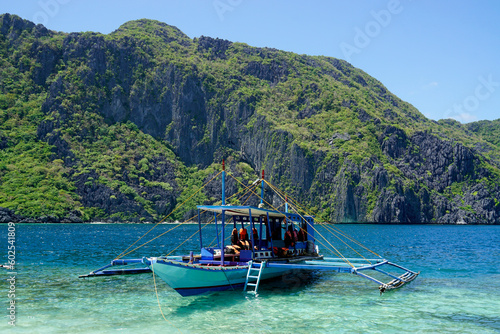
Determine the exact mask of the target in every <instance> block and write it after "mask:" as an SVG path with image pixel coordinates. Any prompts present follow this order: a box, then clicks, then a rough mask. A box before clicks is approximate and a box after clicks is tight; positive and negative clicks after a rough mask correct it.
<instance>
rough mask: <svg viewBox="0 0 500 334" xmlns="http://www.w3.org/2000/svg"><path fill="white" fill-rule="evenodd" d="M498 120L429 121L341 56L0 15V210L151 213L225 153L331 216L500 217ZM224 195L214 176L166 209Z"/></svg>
mask: <svg viewBox="0 0 500 334" xmlns="http://www.w3.org/2000/svg"><path fill="white" fill-rule="evenodd" d="M498 124H500V123H499V121H498V120H497V121H493V122H487V121H482V122H476V123H471V124H467V125H462V124H460V123H458V122H456V121H453V120H441V121H439V122H435V121H431V120H428V119H426V118H425V117H424V116H423V115H422V114H421V113H420V112H419V111H418V110H416V109H415V108H414V107H413V106H411V105H410V104H408V103H406V102H404V101H401V100H400V99H399V98H397V97H396V96H394V95H393V94H392V93H390V92H389V91H388V90H387V89H386V88H385V87H384V86H383V85H382V84H381V83H380V82H379V81H377V80H376V79H374V78H372V77H370V76H369V75H368V74H366V73H365V72H363V71H361V70H359V69H356V68H354V67H352V66H351V65H350V64H349V63H347V62H345V61H342V60H338V59H334V58H329V57H323V56H305V55H297V54H293V53H290V52H284V51H280V50H275V49H269V48H254V47H251V46H248V45H246V44H243V43H232V42H229V41H225V40H220V39H213V38H210V37H204V36H202V37H200V38H195V39H190V38H189V37H187V36H186V35H185V34H183V33H182V32H181V31H180V30H179V29H177V28H175V27H172V26H169V25H167V24H164V23H161V22H158V21H153V20H137V21H131V22H127V23H125V24H124V25H122V26H121V27H120V28H119V29H117V30H116V31H114V32H112V33H111V34H108V35H103V34H99V33H92V32H86V33H71V34H66V33H57V32H52V31H49V30H47V29H45V28H44V27H42V26H40V25H39V26H35V25H34V24H33V23H31V22H29V21H24V20H22V19H20V18H19V17H16V16H13V15H9V14H5V15H1V16H0V207H2V208H5V209H8V210H12V212H13V213H12V214H13V215H17V218H16V217H14V218H16V219H19V220H23V219H24V220H26V219H28V220H29V219H34V220H42V221H87V220H110V221H123V220H126V221H144V220H146V221H157V220H159V219H160V218H161V217H163V216H164V215H165V214H166V213H169V212H170V211H172V210H173V209H174V208H175V207H176V206H177V205H178V204H179V203H182V202H184V201H185V200H188V198H189V196H190V195H191V194H192V193H193V191H194V190H195V189H197V188H199V187H200V186H202V185H203V184H204V183H205V182H206V181H208V180H209V179H211V178H212V176H213V175H215V174H216V173H217V172H218V170H219V168H220V166H219V165H218V164H219V163H220V161H221V160H222V158H226V159H227V161H228V169H229V170H231V171H233V173H234V175H236V177H237V178H238V180H240V181H241V182H243V183H245V184H248V183H251V182H252V181H253V180H255V177H256V175H257V174H258V173H257V171H258V170H260V169H261V168H265V169H266V171H267V175H269V179H270V180H271V181H272V182H273V183H275V184H277V185H278V186H280V187H282V188H284V189H285V190H286V191H288V192H290V193H291V194H292V195H294V196H295V197H298V198H301V199H302V200H303V201H304V202H305V203H306V205H308V206H309V207H310V208H314V209H315V210H316V211H317V212H320V213H322V214H321V215H322V217H323V218H324V219H330V220H333V221H340V222H343V221H376V222H443V223H451V222H456V221H458V220H460V219H466V220H468V221H469V222H500V205H499V204H498V203H499V188H498V180H499V178H500V172H499V169H498V166H500V147H499V143H500V142H499V140H498V138H499V135H500V133H499V130H498V129H499V126H498ZM228 187H229V188H230V190H233V191H237V190H238V189H241V185H240V184H239V183H237V182H236V183H235V182H233V183H229V185H228ZM269 200H271V201H279V200H278V199H276V198H274V199H272V198H270V199H269ZM217 201H220V190H219V189H216V187H209V188H207V189H205V190H204V191H202V192H199V193H198V194H197V195H196V196H195V197H193V198H191V199H189V200H188V202H187V203H186V207H185V208H184V209H182V210H178V211H176V212H175V214H174V215H173V216H171V217H170V218H169V219H182V218H183V217H188V216H189V214H190V213H191V212H190V211H191V210H192V209H193V208H194V206H195V205H196V204H199V203H212V202H217ZM0 213H1V212H0ZM9 214H10V213H9ZM1 217H2V215H1V214H0V218H1ZM14 218H12V217H11V219H14Z"/></svg>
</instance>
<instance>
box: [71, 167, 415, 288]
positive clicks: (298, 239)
mask: <svg viewBox="0 0 500 334" xmlns="http://www.w3.org/2000/svg"><path fill="white" fill-rule="evenodd" d="M222 166H223V168H222V172H221V173H219V174H218V175H220V174H222V204H221V205H199V206H198V207H197V209H198V227H199V231H198V235H199V242H200V252H196V254H195V252H193V251H192V252H190V254H186V255H181V256H157V257H143V258H140V259H121V258H117V259H115V260H113V261H112V262H111V263H110V264H108V265H107V266H104V267H102V268H100V269H98V270H95V271H92V272H90V273H89V274H87V275H81V276H80V277H95V276H108V275H122V274H140V273H149V272H153V275H156V276H158V277H159V278H161V279H162V280H163V281H165V282H166V283H167V284H168V285H169V286H170V287H172V288H173V289H174V290H175V291H177V292H178V293H179V294H180V295H182V296H192V295H198V294H202V293H206V292H213V291H223V290H236V289H242V290H243V291H247V292H254V293H257V290H258V288H259V285H260V283H261V282H263V281H266V280H270V279H273V278H277V277H280V276H283V275H286V274H289V273H291V272H293V271H295V270H327V271H333V272H337V273H348V274H354V275H357V276H360V277H363V278H366V279H368V280H370V281H372V282H375V283H376V284H378V286H379V290H380V293H383V292H385V291H387V290H390V289H395V288H399V287H401V286H403V285H404V284H405V283H408V282H411V281H412V280H414V279H415V278H416V277H417V276H418V274H419V273H418V272H414V271H412V270H409V269H407V268H404V267H402V266H400V265H397V264H395V263H392V262H390V261H388V260H386V259H384V258H382V257H380V256H378V254H376V253H374V252H372V253H374V254H376V255H377V256H378V257H377V258H365V257H363V256H361V257H359V258H357V257H356V258H352V257H351V258H347V257H344V256H343V255H342V254H341V253H340V252H339V251H338V250H337V249H336V248H335V247H334V246H333V245H332V244H331V242H330V241H329V240H328V239H327V238H326V237H324V236H323V235H322V234H321V233H320V232H319V231H318V228H317V225H315V217H314V216H313V215H306V214H301V213H300V212H299V210H298V205H290V203H289V201H288V199H287V197H286V195H284V194H283V193H282V192H280V191H279V189H277V188H276V187H275V186H273V185H272V184H270V183H269V182H267V181H266V180H265V179H264V172H262V178H261V179H259V180H257V181H255V182H254V184H253V185H254V186H256V185H258V184H259V183H260V184H261V196H260V205H258V207H255V206H245V205H226V199H225V178H226V172H225V168H224V162H223V164H222ZM212 180H213V179H212ZM238 182H239V181H238ZM265 184H267V185H268V186H269V187H270V188H271V189H273V190H274V191H276V193H277V194H278V195H279V196H280V197H281V198H282V199H283V200H284V203H285V210H284V211H280V210H278V209H276V208H272V209H266V208H264V186H265ZM247 189H250V188H247ZM249 191H251V189H250V190H249ZM290 208H291V209H292V210H289V209H290ZM290 211H292V212H290ZM207 213H208V215H209V216H212V217H213V218H212V220H213V221H215V225H216V234H217V245H216V246H214V247H204V243H203V233H202V229H203V227H204V226H206V225H207V224H208V223H207V224H205V225H204V226H203V227H202V222H201V218H202V216H203V215H205V216H206V215H207ZM217 217H218V218H217ZM218 224H220V227H221V228H220V232H219V230H218ZM228 224H229V225H232V227H233V232H232V234H231V242H227V243H226V235H225V228H226V226H227V225H228ZM322 225H323V227H325V228H326V229H327V230H329V231H332V232H335V230H334V229H333V227H332V226H333V225H331V224H328V225H326V224H322ZM329 225H330V226H329ZM238 228H239V233H238ZM247 228H249V229H250V233H248V232H247ZM150 231H151V230H150ZM338 235H342V236H344V237H345V238H347V239H349V240H351V241H353V242H354V243H356V244H358V245H359V246H361V247H363V248H365V249H366V250H368V249H367V248H366V247H364V246H362V245H361V244H360V243H358V242H356V241H355V240H354V239H352V238H351V237H349V236H347V235H345V234H344V233H342V232H340V231H337V237H338ZM141 238H142V237H141ZM342 242H343V243H344V244H346V245H347V243H346V242H344V241H342ZM317 243H320V244H321V245H322V246H324V247H325V248H327V249H330V250H333V252H334V253H336V254H338V255H339V257H325V256H323V255H321V254H320V251H319V247H318V245H317ZM349 248H352V247H351V246H349ZM356 253H357V254H360V253H359V252H357V251H356ZM122 254H125V252H124V253H122ZM119 257H120V256H119ZM131 264H132V265H133V264H141V265H143V267H141V268H132V269H129V268H125V269H115V266H122V265H131ZM111 267H112V268H111ZM110 268H111V269H110ZM386 268H390V271H389V270H388V269H386ZM369 272H370V274H368V273H369ZM372 273H377V277H375V275H373V274H372ZM379 276H383V277H389V278H390V279H391V281H390V282H388V283H383V282H382V281H381V279H380V278H378V277H379Z"/></svg>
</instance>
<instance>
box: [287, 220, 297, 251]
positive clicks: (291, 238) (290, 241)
mask: <svg viewBox="0 0 500 334" xmlns="http://www.w3.org/2000/svg"><path fill="white" fill-rule="evenodd" d="M296 242H297V231H296V230H294V229H293V226H292V224H290V225H288V231H286V233H285V247H286V248H290V247H295V243H296Z"/></svg>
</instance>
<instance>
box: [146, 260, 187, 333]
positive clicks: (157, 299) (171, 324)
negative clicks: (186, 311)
mask: <svg viewBox="0 0 500 334" xmlns="http://www.w3.org/2000/svg"><path fill="white" fill-rule="evenodd" d="M151 271H152V272H153V283H154V285H155V294H156V301H157V302H158V307H159V308H160V313H161V316H162V317H163V319H165V321H166V322H168V323H169V324H170V326H172V327H174V328H175V329H177V330H178V331H179V333H182V332H181V330H180V329H179V328H177V327H175V325H174V324H173V323H171V322H170V321H168V320H167V318H166V317H165V314H163V310H162V309H161V303H160V297H158V289H157V287H156V278H155V270H154V269H153V263H151Z"/></svg>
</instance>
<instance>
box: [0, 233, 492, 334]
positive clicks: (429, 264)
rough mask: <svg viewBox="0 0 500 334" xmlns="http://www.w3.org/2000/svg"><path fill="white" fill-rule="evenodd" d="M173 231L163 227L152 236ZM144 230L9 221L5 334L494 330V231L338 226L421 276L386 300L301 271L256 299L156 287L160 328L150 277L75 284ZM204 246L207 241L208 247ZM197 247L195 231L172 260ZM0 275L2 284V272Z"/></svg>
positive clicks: (368, 289) (359, 284)
mask: <svg viewBox="0 0 500 334" xmlns="http://www.w3.org/2000/svg"><path fill="white" fill-rule="evenodd" d="M173 226H174V225H160V226H158V227H157V228H156V229H155V230H154V233H152V234H153V235H158V234H159V233H161V232H163V231H166V230H168V229H170V228H172V227H173ZM150 228H151V225H140V224H132V225H130V224H116V225H111V224H110V225H108V224H74V225H73V224H59V225H58V224H46V225H22V224H18V225H16V247H17V248H16V249H17V253H16V261H17V263H18V266H17V268H16V269H17V270H16V271H17V276H16V279H17V281H16V327H11V326H9V325H8V323H7V321H8V319H7V316H8V311H7V310H6V308H7V307H8V305H9V304H8V302H9V299H8V297H7V294H8V291H7V289H8V287H7V283H4V284H5V287H3V288H2V289H1V290H0V291H2V292H0V293H2V294H3V296H2V297H1V300H2V301H3V302H2V307H1V309H3V310H4V311H0V315H1V317H2V320H0V332H2V333H5V332H7V333H10V332H12V333H152V332H158V333H179V331H180V332H182V333H401V332H411V333H499V332H500V311H499V310H500V283H499V282H500V266H499V264H498V260H499V258H500V226H463V225H462V226H429V225H380V226H377V225H342V226H340V228H341V229H342V230H343V231H345V232H347V233H349V234H350V235H353V236H355V237H356V239H357V240H359V241H361V242H362V243H363V244H365V245H367V246H369V247H370V249H372V250H374V251H376V252H377V253H379V254H381V255H383V256H384V257H385V258H388V259H390V260H391V261H393V262H396V263H399V264H402V265H404V266H406V267H408V268H410V269H412V270H416V271H421V274H420V276H419V277H418V278H417V279H416V280H415V281H414V282H412V283H410V284H408V285H406V286H404V287H403V288H402V289H399V290H397V291H391V292H387V293H385V294H383V295H380V294H379V292H378V289H377V286H376V284H374V283H371V282H369V281H367V280H364V279H361V278H359V277H356V276H354V275H346V274H333V273H327V272H315V273H309V274H305V273H298V274H296V275H291V276H286V277H284V278H282V279H279V280H276V281H274V282H271V283H268V284H262V285H261V287H260V289H259V294H258V295H257V296H254V295H251V294H245V293H243V292H241V291H227V292H220V293H214V294H210V295H202V296H195V297H185V298H183V297H180V296H179V295H178V294H177V293H176V292H175V291H173V290H172V289H170V288H169V287H168V286H166V285H165V284H164V283H163V282H162V281H158V280H157V281H156V284H157V288H158V291H159V299H160V302H161V307H162V311H163V313H164V315H165V317H166V319H167V321H165V320H164V319H163V317H162V315H161V313H160V310H159V307H158V304H157V300H156V295H155V288H154V282H153V278H152V275H151V274H145V275H135V276H115V277H100V278H93V279H79V278H78V275H81V274H86V273H88V272H89V271H91V270H93V269H97V268H99V267H101V266H103V265H104V264H106V263H108V262H109V261H111V260H112V259H113V258H114V257H115V256H116V255H118V254H119V253H120V252H121V251H123V250H124V249H125V248H127V247H128V246H129V245H130V244H131V243H132V242H134V241H135V240H136V239H137V237H139V236H141V235H142V234H143V233H144V232H146V231H147V230H149V229H150ZM210 228H213V227H210ZM0 229H1V230H2V232H1V236H2V237H1V238H0V255H1V256H2V259H5V260H1V263H5V262H6V261H7V260H6V259H7V246H8V243H7V236H6V235H7V226H6V225H1V226H0ZM196 229H197V226H196V225H184V226H182V227H179V228H178V229H176V230H175V232H176V233H174V232H172V233H170V234H168V235H167V236H166V237H162V238H159V239H157V240H155V241H154V242H152V243H150V244H148V245H147V246H145V247H143V248H141V249H140V250H139V251H137V252H135V253H134V254H131V255H130V256H129V257H142V256H145V255H158V254H165V253H167V252H168V250H170V249H173V248H174V247H175V246H177V245H178V244H180V243H181V242H182V241H184V240H185V239H186V238H187V237H188V236H190V235H191V234H192V233H194V232H195V231H196ZM319 229H320V231H324V230H323V228H322V227H319ZM228 232H229V231H228ZM208 233H210V231H209V232H208ZM144 240H149V237H146V238H145V239H144ZM330 240H331V242H332V244H334V243H335V242H336V239H335V238H333V237H332V238H331V239H330ZM142 241H143V240H141V242H142ZM210 241H212V240H211V238H209V237H208V236H205V239H204V244H205V243H206V244H208V243H209V242H210ZM335 245H337V244H335ZM197 248H199V239H198V238H197V236H195V237H194V238H193V239H192V240H190V241H189V242H187V243H185V244H184V245H183V246H182V247H181V248H179V250H178V251H177V253H176V254H182V253H184V252H187V251H189V250H190V249H197ZM338 248H339V249H343V247H341V246H340V245H338ZM324 253H325V254H326V255H329V254H328V252H326V251H325V252H324ZM0 274H1V275H3V276H2V281H3V282H6V279H7V278H8V277H7V270H5V269H2V271H0ZM2 312H3V314H1V313H2Z"/></svg>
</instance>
